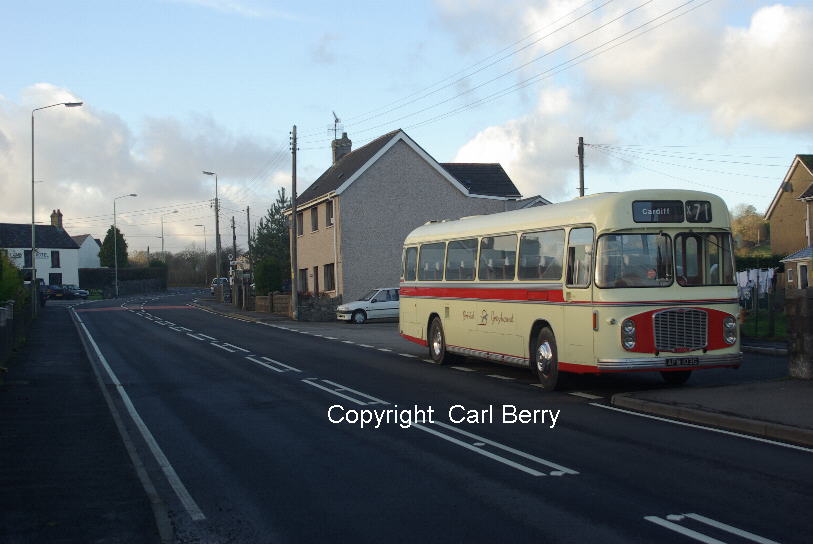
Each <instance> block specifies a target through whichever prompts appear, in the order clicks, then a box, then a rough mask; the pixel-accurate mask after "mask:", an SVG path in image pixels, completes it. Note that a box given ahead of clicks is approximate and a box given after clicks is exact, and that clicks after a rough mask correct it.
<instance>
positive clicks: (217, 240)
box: [203, 170, 220, 278]
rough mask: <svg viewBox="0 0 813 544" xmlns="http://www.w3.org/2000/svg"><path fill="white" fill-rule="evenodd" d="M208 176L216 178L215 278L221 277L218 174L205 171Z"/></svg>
mask: <svg viewBox="0 0 813 544" xmlns="http://www.w3.org/2000/svg"><path fill="white" fill-rule="evenodd" d="M203 173H204V174H206V175H207V176H214V177H215V274H216V275H215V277H216V278H219V277H220V202H219V201H218V199H217V174H215V173H214V172H208V171H206V170H204V171H203Z"/></svg>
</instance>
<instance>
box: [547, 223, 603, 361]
mask: <svg viewBox="0 0 813 544" xmlns="http://www.w3.org/2000/svg"><path fill="white" fill-rule="evenodd" d="M593 248H594V245H593V228H592V227H579V228H573V229H570V233H569V235H568V243H567V267H566V272H565V287H564V299H565V306H564V329H565V330H564V331H563V332H564V334H561V333H560V332H558V331H555V330H554V331H553V334H554V335H555V336H556V344H557V348H558V351H559V353H558V355H559V361H560V362H564V363H572V364H592V363H593V282H592V281H591V279H592V278H591V277H592V270H593V254H594V250H593Z"/></svg>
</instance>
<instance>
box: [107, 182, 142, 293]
mask: <svg viewBox="0 0 813 544" xmlns="http://www.w3.org/2000/svg"><path fill="white" fill-rule="evenodd" d="M128 196H138V195H137V194H135V193H130V194H129V195H121V196H117V197H116V198H114V199H113V265H114V268H115V272H114V279H113V285H114V287H115V290H116V298H119V248H118V241H119V229H118V227H117V226H116V201H117V200H118V199H120V198H127V197H128Z"/></svg>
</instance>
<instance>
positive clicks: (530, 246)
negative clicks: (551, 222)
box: [519, 230, 565, 280]
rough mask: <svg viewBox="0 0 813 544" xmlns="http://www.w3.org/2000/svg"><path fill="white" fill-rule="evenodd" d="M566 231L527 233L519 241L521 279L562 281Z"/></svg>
mask: <svg viewBox="0 0 813 544" xmlns="http://www.w3.org/2000/svg"><path fill="white" fill-rule="evenodd" d="M564 247H565V231H563V230H548V231H540V232H526V233H525V234H523V235H522V238H520V241H519V259H520V265H519V279H521V280H561V279H562V257H563V256H564Z"/></svg>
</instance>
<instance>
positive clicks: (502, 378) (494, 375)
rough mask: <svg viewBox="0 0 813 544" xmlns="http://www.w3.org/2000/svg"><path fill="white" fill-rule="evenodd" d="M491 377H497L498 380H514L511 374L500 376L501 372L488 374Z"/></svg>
mask: <svg viewBox="0 0 813 544" xmlns="http://www.w3.org/2000/svg"><path fill="white" fill-rule="evenodd" d="M486 376H488V377H489V378H497V379H498V380H514V379H515V378H511V377H510V376H500V375H499V374H486Z"/></svg>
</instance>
